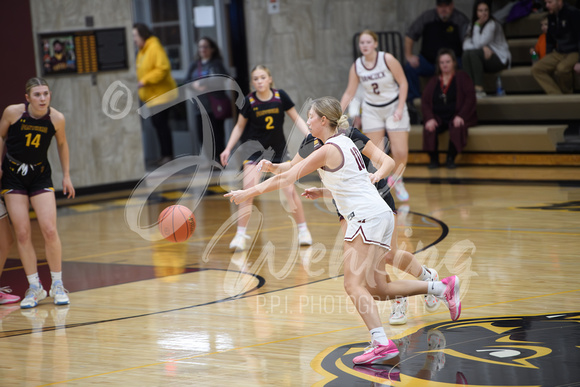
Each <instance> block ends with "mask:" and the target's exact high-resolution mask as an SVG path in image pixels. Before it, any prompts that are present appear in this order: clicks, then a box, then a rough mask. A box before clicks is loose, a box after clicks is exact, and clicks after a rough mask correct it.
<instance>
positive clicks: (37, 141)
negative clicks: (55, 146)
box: [26, 133, 40, 148]
mask: <svg viewBox="0 0 580 387" xmlns="http://www.w3.org/2000/svg"><path fill="white" fill-rule="evenodd" d="M31 145H34V147H35V148H38V147H39V146H40V134H36V136H34V138H32V133H28V134H27V135H26V146H31Z"/></svg>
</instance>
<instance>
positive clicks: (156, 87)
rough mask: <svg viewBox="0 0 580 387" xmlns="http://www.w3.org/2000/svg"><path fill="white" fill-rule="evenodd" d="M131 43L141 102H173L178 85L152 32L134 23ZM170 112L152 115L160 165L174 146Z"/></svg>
mask: <svg viewBox="0 0 580 387" xmlns="http://www.w3.org/2000/svg"><path fill="white" fill-rule="evenodd" d="M133 40H134V41H135V45H136V46H137V48H138V49H139V52H138V53H137V81H138V87H139V98H140V99H141V101H143V102H144V103H145V105H146V106H147V107H148V108H151V107H154V106H159V107H161V106H162V105H165V104H168V103H170V102H172V101H174V100H175V99H176V98H177V97H178V95H179V92H178V90H177V84H176V83H175V80H174V79H173V77H172V76H171V64H170V63H169V58H168V57H167V54H166V53H165V49H164V48H163V46H162V45H161V42H159V39H158V38H157V37H155V36H153V33H152V32H151V30H150V29H149V27H147V26H146V25H145V24H142V23H135V25H133ZM157 97H159V98H157ZM155 110H159V109H155ZM170 110H171V109H161V111H159V112H158V113H156V114H154V115H152V116H151V120H152V123H153V126H154V127H155V131H156V132H157V137H158V138H159V145H160V148H161V160H160V161H159V165H162V164H165V163H166V162H168V161H170V160H171V159H173V143H172V139H171V128H170V127H169V112H170Z"/></svg>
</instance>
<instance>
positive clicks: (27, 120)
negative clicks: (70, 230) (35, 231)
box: [0, 78, 75, 308]
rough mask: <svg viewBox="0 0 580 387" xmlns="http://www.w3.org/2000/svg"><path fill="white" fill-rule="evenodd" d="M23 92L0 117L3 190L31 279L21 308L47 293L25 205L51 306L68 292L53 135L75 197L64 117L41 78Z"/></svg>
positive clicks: (66, 300)
mask: <svg viewBox="0 0 580 387" xmlns="http://www.w3.org/2000/svg"><path fill="white" fill-rule="evenodd" d="M25 96H26V101H27V102H26V103H23V104H17V105H10V106H8V107H7V108H6V109H5V110H4V113H3V114H2V119H1V120H0V149H3V147H4V142H6V148H7V153H6V156H5V157H4V159H3V160H2V169H1V170H2V194H3V195H4V200H5V202H6V208H7V210H8V215H9V216H10V220H11V221H12V225H13V228H14V232H15V234H16V244H17V246H18V252H19V253H20V259H21V260H22V265H23V266H24V271H25V272H26V276H27V278H28V282H29V284H30V287H29V289H28V290H27V291H26V295H25V297H24V299H23V300H22V302H21V303H20V307H21V308H33V307H35V306H36V305H38V302H40V301H41V300H43V299H44V298H46V290H44V288H43V287H42V284H41V283H40V278H39V276H38V268H37V260H36V253H35V252H34V247H33V245H32V238H31V226H30V217H29V214H28V213H29V206H30V205H32V207H33V208H34V211H35V213H36V217H37V219H38V225H39V226H40V229H41V231H42V236H43V237H44V243H45V250H46V260H47V261H48V266H49V268H50V273H51V277H52V286H51V289H50V292H49V294H50V296H51V297H53V298H54V303H55V304H56V305H66V304H68V303H69V297H68V295H67V291H66V289H65V288H64V286H63V283H62V246H61V243H60V238H59V236H58V231H57V229H56V200H55V196H54V188H53V187H52V179H51V176H50V175H51V171H50V164H49V162H48V158H47V152H48V147H49V146H50V142H51V140H52V138H53V137H55V138H56V143H57V148H58V154H59V157H60V163H61V166H62V171H63V180H62V187H63V193H64V194H65V195H67V196H68V197H69V198H71V197H74V195H75V190H74V187H73V185H72V183H71V180H70V172H69V149H68V143H67V140H66V134H65V130H64V127H65V120H64V116H63V115H62V113H60V112H59V111H57V110H56V109H54V108H53V107H51V106H50V99H51V92H50V89H49V88H48V84H47V83H46V81H45V80H44V79H42V78H31V79H29V80H28V82H27V83H26V94H25Z"/></svg>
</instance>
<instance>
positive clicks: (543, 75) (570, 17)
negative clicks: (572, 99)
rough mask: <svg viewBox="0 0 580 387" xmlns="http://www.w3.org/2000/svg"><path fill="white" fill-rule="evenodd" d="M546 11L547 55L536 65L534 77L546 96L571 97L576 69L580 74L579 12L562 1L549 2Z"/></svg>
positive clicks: (550, 0) (533, 69)
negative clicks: (560, 95)
mask: <svg viewBox="0 0 580 387" xmlns="http://www.w3.org/2000/svg"><path fill="white" fill-rule="evenodd" d="M546 9H547V10H548V12H549V15H548V33H547V34H546V56H545V57H543V58H542V59H541V60H539V61H538V62H536V64H534V66H533V67H532V75H533V76H534V78H535V79H536V81H537V82H538V83H539V84H540V86H541V87H542V89H544V91H545V92H546V94H563V93H564V94H570V93H572V91H573V89H574V87H573V86H574V78H573V75H574V74H573V70H576V71H577V72H580V63H579V60H580V10H578V9H576V8H574V7H571V6H569V5H567V4H564V2H563V0H546ZM552 75H553V76H552ZM554 78H556V79H554Z"/></svg>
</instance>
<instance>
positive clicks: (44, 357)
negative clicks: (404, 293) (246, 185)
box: [0, 166, 580, 387]
mask: <svg viewBox="0 0 580 387" xmlns="http://www.w3.org/2000/svg"><path fill="white" fill-rule="evenodd" d="M579 172H580V171H579V170H578V169H577V168H561V167H560V168H558V167H550V168H525V167H521V168H517V167H504V168H502V167H463V168H458V169H457V170H455V171H448V170H446V169H441V170H437V171H428V170H427V169H426V168H425V167H424V166H412V167H409V168H408V170H407V173H406V179H407V184H406V186H407V189H408V191H409V193H410V197H411V199H410V200H409V202H408V203H407V205H408V207H407V208H400V209H401V210H402V211H401V212H400V214H399V224H398V227H397V236H398V245H399V248H401V249H406V250H408V251H413V252H417V254H416V255H417V258H418V259H419V260H420V261H421V262H423V263H425V264H427V265H428V266H430V267H434V268H436V269H437V270H438V271H439V274H440V275H441V276H448V275H452V274H456V275H458V276H459V277H460V279H461V283H462V297H463V300H462V302H463V312H462V315H461V318H460V320H458V321H456V322H451V321H450V319H449V314H448V311H447V309H446V308H445V306H442V307H441V308H440V309H439V310H437V311H436V312H434V313H429V312H427V311H426V310H425V309H424V307H423V301H422V298H420V297H412V298H410V299H409V311H408V322H407V324H405V325H400V326H389V324H388V318H389V315H390V306H389V303H380V304H379V309H380V311H381V317H382V319H383V323H384V326H385V328H386V332H387V334H388V335H389V336H390V337H391V338H393V339H394V340H395V341H396V343H397V345H398V346H399V350H400V355H399V357H397V358H395V359H393V360H392V361H389V362H388V364H382V365H376V366H371V367H353V364H352V358H353V357H354V356H356V355H357V354H358V353H360V352H361V351H362V350H363V349H364V347H365V346H366V345H367V340H368V337H369V335H368V332H367V330H366V329H365V327H364V325H363V323H362V320H361V319H360V318H359V316H358V315H357V314H356V313H355V311H354V310H353V307H352V304H351V303H350V301H348V299H347V297H346V296H345V292H344V289H343V285H342V271H341V257H342V255H341V251H342V241H341V238H340V230H339V224H338V222H337V218H336V215H335V213H334V211H333V210H332V207H331V206H329V205H327V204H325V203H324V202H313V201H304V202H303V204H304V209H305V211H306V217H307V220H308V225H309V228H310V230H311V232H312V236H313V239H314V245H313V246H312V247H309V248H306V247H299V246H297V237H296V235H295V228H294V225H293V221H292V218H291V217H290V216H289V215H288V213H287V212H286V210H285V208H284V206H283V203H282V202H283V200H281V199H280V195H279V194H278V193H271V194H268V195H265V196H264V197H262V198H260V199H258V200H256V201H255V206H256V208H255V209H254V213H253V216H252V220H251V223H250V227H249V234H250V235H251V236H252V241H251V242H252V243H253V245H252V248H251V250H249V251H247V252H238V253H234V252H231V251H229V249H228V244H229V242H230V240H231V238H232V237H233V236H234V233H235V211H236V210H237V208H236V207H235V206H233V205H231V204H230V203H229V202H228V201H227V200H226V199H224V198H223V197H222V195H221V193H222V192H223V190H224V189H229V187H233V186H235V180H236V176H235V175H231V174H229V175H226V174H220V173H214V174H213V175H211V174H204V173H203V172H200V171H196V172H195V173H193V172H192V174H191V175H189V174H181V175H174V176H173V177H171V178H168V179H166V178H165V175H164V173H163V172H157V173H155V172H154V173H152V174H151V175H149V176H148V177H147V179H145V180H144V181H143V182H142V183H141V185H140V186H139V187H137V189H136V190H135V191H133V192H131V191H126V192H124V191H119V192H110V193H107V194H100V195H93V196H85V197H79V198H78V199H75V200H74V201H68V202H67V201H61V200H59V210H58V216H59V218H58V226H59V230H60V236H61V239H62V243H63V250H64V257H63V260H64V282H65V286H66V287H67V288H68V290H69V291H70V299H71V304H70V305H69V306H65V307H62V306H61V307H57V306H55V305H53V304H52V303H51V302H52V300H51V299H50V298H48V299H46V300H44V301H42V302H41V303H40V305H39V306H38V307H37V308H34V309H31V310H21V309H19V307H18V305H4V306H0V353H1V354H2V356H1V363H0V385H1V386H49V385H57V386H87V385H110V386H140V387H145V386H161V385H163V386H218V385H220V386H221V385H234V386H311V385H315V386H403V385H405V386H427V385H429V386H431V385H432V386H455V385H473V386H540V385H545V386H573V385H579V384H580V371H579V364H580V283H579V282H578V278H580V216H579V215H580V213H579V211H580V173H579ZM207 184H209V188H208V190H206V189H205V186H206V185H207ZM316 184H317V182H316V181H315V179H312V178H306V179H304V180H303V181H302V182H300V183H299V184H298V185H297V187H298V191H299V192H301V190H302V188H305V187H309V186H312V185H316ZM178 200H179V201H180V204H183V205H186V206H188V207H190V208H192V209H194V213H195V217H196V220H197V229H196V231H195V233H194V235H193V236H192V237H191V238H190V239H189V240H188V241H187V242H185V243H178V244H174V243H170V242H167V241H164V240H159V234H158V233H157V231H156V228H155V225H154V223H155V221H156V218H157V215H158V214H159V213H160V212H161V211H162V210H163V209H164V208H165V207H167V206H168V205H170V204H174V203H176V202H177V201H178ZM398 204H399V205H401V203H398ZM33 234H34V235H35V238H36V239H35V244H36V248H37V251H38V254H39V261H40V266H39V271H40V274H41V278H42V279H43V281H44V283H45V287H47V286H49V284H50V280H49V274H48V267H47V265H46V262H45V261H44V253H43V244H42V241H41V240H40V239H38V237H39V230H38V229H36V228H35V229H34V230H33ZM388 270H389V271H390V272H391V275H392V276H393V277H394V278H395V279H397V278H409V276H408V275H407V274H405V273H403V272H400V271H398V270H393V269H392V268H389V269H388ZM2 285H10V286H11V287H12V288H13V289H14V292H15V293H16V294H18V295H20V296H22V295H23V294H24V291H25V288H26V279H25V275H24V272H23V270H22V267H21V266H20V262H19V260H18V255H17V253H16V250H15V248H13V249H12V252H11V254H10V256H9V261H8V264H7V267H6V269H5V271H4V273H3V275H2Z"/></svg>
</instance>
